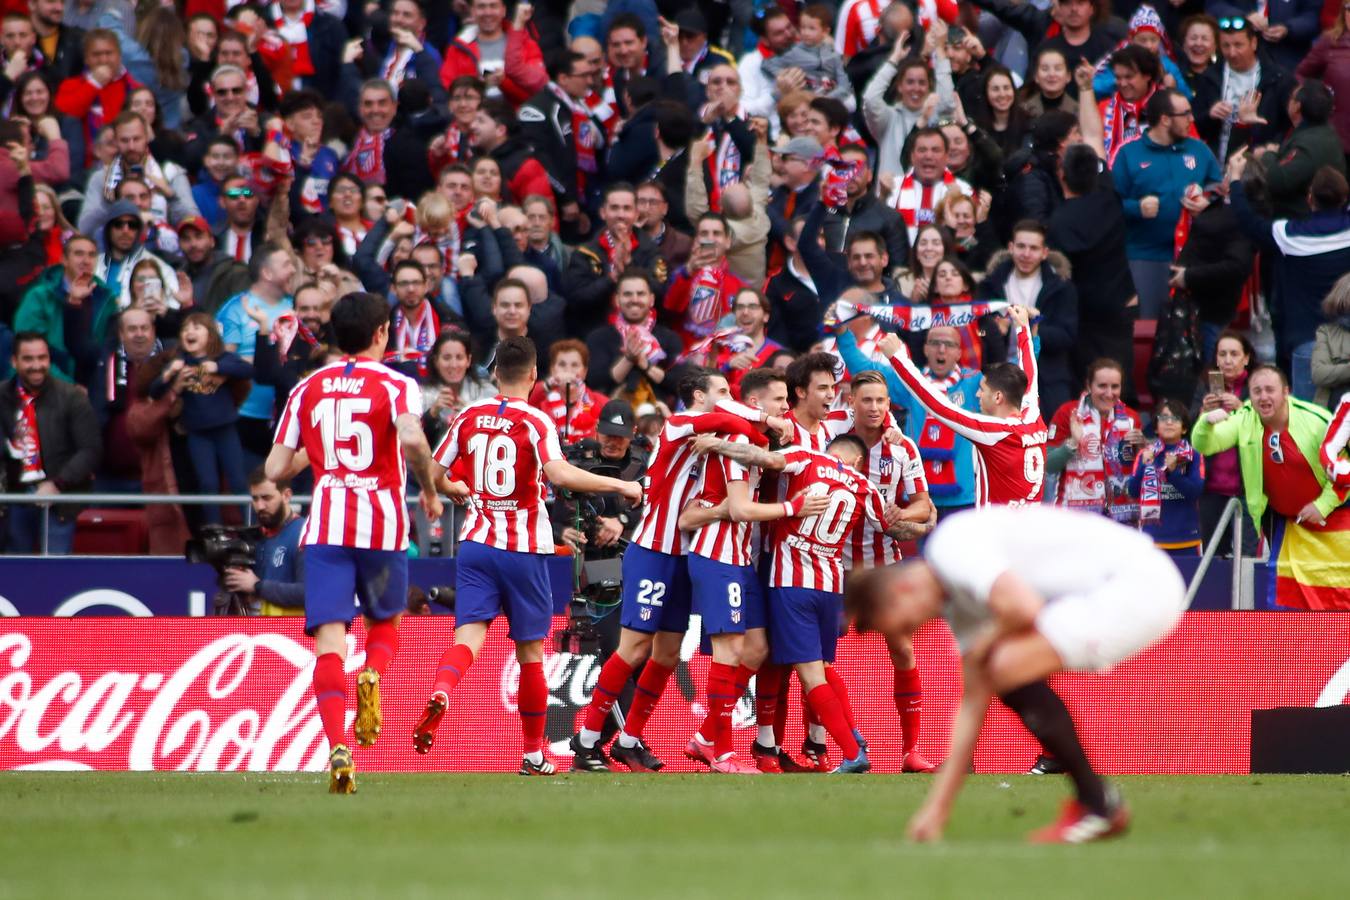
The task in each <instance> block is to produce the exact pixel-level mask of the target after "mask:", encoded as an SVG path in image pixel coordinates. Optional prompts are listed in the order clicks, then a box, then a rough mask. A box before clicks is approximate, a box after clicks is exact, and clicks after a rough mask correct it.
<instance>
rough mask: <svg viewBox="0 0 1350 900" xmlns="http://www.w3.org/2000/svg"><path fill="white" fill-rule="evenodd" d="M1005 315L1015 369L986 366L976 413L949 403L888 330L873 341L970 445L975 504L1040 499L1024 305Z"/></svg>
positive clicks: (1041, 473)
mask: <svg viewBox="0 0 1350 900" xmlns="http://www.w3.org/2000/svg"><path fill="white" fill-rule="evenodd" d="M1008 314H1009V315H1010V316H1011V317H1012V318H1013V320H1014V322H1015V324H1016V327H1017V356H1018V363H1019V364H1020V369H1019V367H1018V366H1015V365H1012V364H1011V363H997V364H995V365H992V366H990V367H988V368H987V369H986V370H985V375H984V379H983V380H982V381H981V382H980V389H979V393H978V394H977V396H978V397H979V400H980V412H978V413H972V412H969V411H968V410H965V409H963V408H961V407H959V406H957V405H956V404H954V403H952V402H951V401H950V400H949V399H947V395H946V394H945V393H944V392H943V391H942V390H941V388H939V387H937V386H935V385H934V384H933V383H932V382H931V381H929V380H928V379H927V378H924V377H923V375H922V374H921V373H920V372H919V370H918V369H917V368H916V367H915V366H914V362H913V361H912V360H911V359H910V358H909V351H908V350H906V349H905V345H904V343H903V342H902V341H901V340H900V339H899V338H898V337H896V336H895V335H887V336H886V337H885V338H884V339H883V340H882V341H881V343H880V344H879V345H878V346H879V347H880V348H881V350H882V352H884V353H885V354H886V355H887V356H888V357H890V360H891V365H892V366H893V367H894V368H895V371H896V374H897V375H899V376H900V380H901V381H903V382H904V383H905V386H906V387H908V388H909V389H910V391H912V392H913V394H914V396H915V397H916V398H917V399H918V400H919V402H920V403H922V404H923V406H924V408H925V409H927V410H928V412H929V413H930V414H931V415H932V416H934V417H935V418H937V419H940V420H941V421H942V422H943V423H944V424H946V425H947V426H948V427H949V428H951V429H952V430H953V431H955V432H956V433H957V434H959V435H961V436H962V437H964V438H966V439H967V440H969V441H970V442H971V443H972V444H974V446H975V505H976V506H988V505H991V504H993V505H1000V506H1004V505H1007V506H1025V505H1027V504H1032V503H1039V502H1040V500H1041V493H1042V489H1043V487H1044V482H1045V440H1046V428H1045V423H1044V422H1043V421H1042V420H1041V411H1040V402H1039V400H1038V398H1037V388H1036V357H1035V354H1034V353H1033V351H1032V345H1031V328H1030V326H1029V325H1028V324H1027V321H1028V313H1027V310H1026V307H1023V306H1012V307H1009V308H1008Z"/></svg>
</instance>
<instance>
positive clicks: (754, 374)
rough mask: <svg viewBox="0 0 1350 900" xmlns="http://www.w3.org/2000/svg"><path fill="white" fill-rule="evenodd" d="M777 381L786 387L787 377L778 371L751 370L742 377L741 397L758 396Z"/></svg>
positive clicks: (766, 369) (765, 369)
mask: <svg viewBox="0 0 1350 900" xmlns="http://www.w3.org/2000/svg"><path fill="white" fill-rule="evenodd" d="M775 381H781V382H782V383H783V384H784V385H786V384H787V377H786V376H785V375H784V374H783V373H782V372H780V371H778V370H777V369H768V368H760V369H751V370H750V371H749V372H746V373H745V374H744V375H742V376H741V396H742V397H749V396H750V395H752V394H758V393H759V392H760V391H762V390H764V389H765V388H767V387H768V386H769V385H771V384H773V383H774V382H775Z"/></svg>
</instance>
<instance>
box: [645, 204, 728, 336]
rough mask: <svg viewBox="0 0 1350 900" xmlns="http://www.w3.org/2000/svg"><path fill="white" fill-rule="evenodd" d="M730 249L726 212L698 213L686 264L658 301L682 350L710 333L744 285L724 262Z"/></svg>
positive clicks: (713, 330) (710, 334) (714, 329)
mask: <svg viewBox="0 0 1350 900" xmlns="http://www.w3.org/2000/svg"><path fill="white" fill-rule="evenodd" d="M730 249H731V226H730V223H729V222H728V221H727V218H726V216H723V215H722V214H720V213H714V212H708V213H704V214H703V215H702V216H700V217H699V219H698V227H697V229H696V230H695V232H694V251H693V252H692V253H691V254H690V255H689V264H688V265H687V266H685V267H684V269H682V270H681V271H678V272H676V273H675V276H674V278H672V279H671V282H670V289H669V290H668V291H666V296H665V299H664V300H663V301H662V304H661V308H662V310H663V311H664V312H665V314H666V316H667V319H668V321H669V322H670V323H671V326H672V327H673V328H674V329H675V331H676V332H677V333H678V334H679V335H680V337H681V338H682V339H683V340H684V346H685V349H686V350H688V349H690V348H692V347H693V346H694V345H695V344H697V343H698V342H699V341H702V340H704V339H706V338H709V337H711V336H712V335H713V333H714V332H715V331H716V330H717V326H718V324H719V323H720V322H721V321H722V318H723V317H724V316H725V315H727V313H729V312H731V302H732V300H733V298H735V296H736V295H737V294H738V293H739V292H740V290H741V288H742V287H744V286H745V282H744V281H743V280H742V279H741V278H739V277H738V276H737V275H736V274H735V273H734V272H732V271H731V267H730V265H729V264H728V262H727V251H728V250H730Z"/></svg>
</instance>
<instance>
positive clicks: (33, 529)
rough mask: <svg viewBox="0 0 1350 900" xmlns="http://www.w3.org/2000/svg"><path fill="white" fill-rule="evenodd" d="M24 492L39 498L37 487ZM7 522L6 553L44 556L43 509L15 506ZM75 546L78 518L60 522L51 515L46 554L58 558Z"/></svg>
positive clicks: (34, 486)
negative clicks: (42, 553)
mask: <svg viewBox="0 0 1350 900" xmlns="http://www.w3.org/2000/svg"><path fill="white" fill-rule="evenodd" d="M23 492H24V493H25V494H36V493H37V486H36V485H32V486H30V487H27V488H25V489H24V491H23ZM8 518H9V522H8V524H7V525H6V528H5V530H6V541H5V552H7V553H14V554H18V553H41V552H42V507H40V506H32V505H28V504H22V505H21V504H17V503H16V504H13V505H12V506H10V508H9V513H8ZM74 543H75V517H74V516H71V518H70V519H68V520H67V519H61V518H58V517H57V515H56V512H55V511H52V512H51V514H50V515H49V516H48V517H47V552H48V553H50V554H52V555H58V556H64V555H68V554H69V553H70V548H71V546H72V545H73V544H74Z"/></svg>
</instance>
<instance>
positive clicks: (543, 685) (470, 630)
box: [413, 279, 642, 775]
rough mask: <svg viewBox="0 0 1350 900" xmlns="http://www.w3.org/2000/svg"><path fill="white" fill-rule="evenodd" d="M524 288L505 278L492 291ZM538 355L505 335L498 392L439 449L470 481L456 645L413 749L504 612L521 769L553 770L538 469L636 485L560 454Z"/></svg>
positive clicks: (596, 485) (464, 488) (561, 480)
mask: <svg viewBox="0 0 1350 900" xmlns="http://www.w3.org/2000/svg"><path fill="white" fill-rule="evenodd" d="M521 287H523V285H521V284H520V282H518V281H514V280H512V279H504V280H503V281H502V282H501V283H500V284H499V285H498V290H503V289H511V288H521ZM535 358H536V357H535V349H534V343H533V342H532V341H531V340H530V339H529V338H525V337H516V338H508V339H507V340H505V341H502V342H501V343H500V344H499V345H498V346H497V365H496V372H497V385H498V388H499V390H500V393H498V394H497V396H496V397H493V398H492V399H491V400H482V401H479V402H478V403H474V404H472V405H470V406H468V407H467V408H465V409H464V410H463V411H462V412H460V414H459V415H458V416H457V417H456V418H455V420H454V421H453V422H452V423H450V430H449V431H447V432H446V435H445V438H444V439H443V440H442V441H441V444H440V446H439V447H437V448H436V454H435V458H436V462H435V464H436V466H437V467H439V472H438V475H443V474H444V470H446V469H449V468H450V467H451V466H452V465H454V463H455V462H456V460H458V459H460V458H465V462H466V463H467V466H466V468H467V471H468V472H469V475H468V479H469V483H468V484H467V485H465V484H460V483H458V482H456V483H455V484H453V485H450V486H449V487H450V489H451V490H450V495H451V496H452V497H456V498H465V497H467V500H468V506H469V512H468V516H467V518H466V519H465V522H464V529H463V531H462V532H461V534H460V540H461V544H460V551H459V558H458V560H457V561H456V566H455V643H454V644H453V645H452V646H451V647H450V648H449V649H448V650H446V652H445V654H444V655H443V656H442V657H441V661H440V664H439V666H438V668H437V670H436V677H435V683H434V685H433V687H432V694H431V699H430V700H428V701H427V706H426V711H425V712H424V713H423V714H422V718H421V719H420V720H419V721H418V723H417V725H416V727H415V728H414V730H413V746H414V748H415V749H416V750H417V752H419V753H429V752H430V751H431V747H432V744H433V743H434V742H435V739H436V728H437V726H438V725H439V724H440V721H441V717H442V716H443V715H444V714H445V710H446V707H447V706H448V705H449V703H450V692H451V691H452V690H454V688H455V685H457V684H458V683H459V681H460V679H461V678H463V677H464V673H465V672H466V671H467V670H468V668H469V666H470V665H471V664H472V663H473V661H474V659H475V658H476V657H477V656H478V652H479V651H480V650H481V649H482V647H483V640H484V638H486V637H487V630H488V626H489V625H491V624H492V620H493V619H495V618H496V617H497V616H499V615H505V616H506V621H507V623H508V624H509V626H510V631H509V632H508V634H509V635H510V637H511V640H512V641H514V642H515V645H516V658H517V659H518V660H519V661H520V694H519V702H518V707H517V708H518V710H519V712H520V721H521V731H522V732H523V734H524V744H525V753H524V759H523V760H522V762H521V765H520V774H521V775H551V774H553V772H554V766H553V763H551V762H549V761H547V760H545V759H544V753H543V749H544V722H545V713H546V712H547V708H548V684H547V682H546V681H545V679H544V666H543V661H544V638H545V637H547V636H548V630H549V626H550V625H551V624H552V619H553V593H552V590H551V588H550V586H549V579H548V567H547V564H548V560H549V557H550V556H552V555H553V532H552V527H551V526H550V524H549V519H548V511H547V510H546V509H545V508H544V497H545V488H546V485H545V484H544V477H545V476H546V475H547V476H548V479H549V480H550V481H551V482H553V484H555V485H557V486H558V487H562V488H567V489H569V490H573V491H581V492H586V493H617V494H621V495H623V496H624V497H625V498H627V499H628V500H629V501H631V502H634V503H636V502H638V501H639V500H640V499H641V497H642V489H641V487H640V486H639V485H638V484H636V483H635V482H631V481H620V480H619V479H617V478H605V477H602V476H599V475H593V474H591V473H590V472H585V471H582V470H581V469H578V468H577V467H575V466H573V465H572V464H570V463H568V462H567V461H566V460H564V459H563V455H562V447H561V446H560V445H559V442H558V431H557V428H556V427H555V426H554V424H553V420H552V419H550V418H549V417H548V416H546V415H544V414H543V413H541V412H540V411H539V410H537V409H535V408H534V407H532V406H530V405H529V404H527V403H526V402H525V397H526V396H527V395H528V394H529V392H530V389H531V388H532V387H534V384H535V382H536V381H537V380H538V378H537V373H536V370H535Z"/></svg>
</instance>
